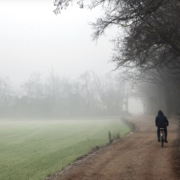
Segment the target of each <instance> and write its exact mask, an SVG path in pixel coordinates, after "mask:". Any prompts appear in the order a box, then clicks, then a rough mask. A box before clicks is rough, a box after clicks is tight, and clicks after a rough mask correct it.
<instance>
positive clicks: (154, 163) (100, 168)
mask: <svg viewBox="0 0 180 180" xmlns="http://www.w3.org/2000/svg"><path fill="white" fill-rule="evenodd" d="M130 120H131V121H132V122H133V123H135V124H136V126H137V129H136V130H135V132H134V133H130V134H129V135H127V136H126V137H125V138H122V139H120V140H119V141H116V142H115V143H113V144H111V145H109V146H107V147H104V148H102V149H100V150H98V151H96V152H93V153H90V154H88V155H87V156H85V158H83V159H81V160H78V161H76V162H75V163H73V164H72V165H70V166H69V167H67V168H65V169H64V170H63V171H62V172H60V173H57V174H55V175H53V176H51V177H49V178H46V180H76V179H77V180H101V179H102V180H106V179H107V180H111V179H113V180H116V179H117V180H144V179H146V180H157V179H163V180H166V179H167V180H169V179H170V180H179V179H180V173H179V167H180V166H179V164H180V162H179V159H180V153H179V152H180V151H179V145H180V141H179V133H178V131H179V129H178V126H177V125H176V124H171V123H170V126H169V127H168V132H169V134H168V140H169V143H168V144H165V147H163V148H162V147H160V144H159V143H158V142H157V137H156V136H157V135H156V127H155V126H154V119H153V118H152V117H146V118H142V117H141V118H139V117H138V118H137V117H136V118H131V119H130ZM178 158H179V159H178Z"/></svg>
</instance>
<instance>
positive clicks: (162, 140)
mask: <svg viewBox="0 0 180 180" xmlns="http://www.w3.org/2000/svg"><path fill="white" fill-rule="evenodd" d="M161 146H162V147H163V146H164V136H161Z"/></svg>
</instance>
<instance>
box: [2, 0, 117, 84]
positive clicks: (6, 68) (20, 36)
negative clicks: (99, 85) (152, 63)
mask: <svg viewBox="0 0 180 180" xmlns="http://www.w3.org/2000/svg"><path fill="white" fill-rule="evenodd" d="M0 3H1V6H0V23H1V24H0V25H1V30H0V39H1V42H0V48H1V54H0V58H1V67H0V72H1V75H3V76H8V77H10V79H11V81H12V82H13V84H14V85H17V84H18V85H19V84H20V83H22V82H23V81H24V80H26V79H27V78H28V77H29V75H30V74H31V73H32V72H33V71H35V72H40V73H41V74H42V75H43V76H47V74H48V73H49V71H51V69H52V68H53V70H54V72H56V74H58V75H60V76H68V77H78V76H79V75H80V74H81V73H82V72H84V71H86V70H93V71H95V72H97V73H98V74H100V75H102V74H106V73H109V72H110V71H111V70H112V69H114V68H115V66H114V65H113V64H112V63H108V61H109V60H110V57H111V55H112V44H111V43H110V42H109V40H110V39H111V38H112V36H113V35H115V31H113V30H111V31H109V32H108V33H107V34H108V36H105V37H102V38H101V39H99V41H98V43H96V42H95V41H92V37H91V34H92V32H93V31H92V28H91V27H90V26H89V25H88V23H89V22H92V21H94V20H95V19H96V17H98V16H99V14H100V13H101V12H100V10H99V9H96V10H93V11H90V10H87V9H79V7H78V6H77V5H76V3H75V4H74V5H73V6H70V7H69V8H68V9H67V10H66V11H63V13H62V14H61V15H55V14H54V13H53V10H54V6H53V3H52V1H51V0H49V1H48V0H46V1H41V0H39V1H1V2H0Z"/></svg>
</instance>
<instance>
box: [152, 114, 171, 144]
mask: <svg viewBox="0 0 180 180" xmlns="http://www.w3.org/2000/svg"><path fill="white" fill-rule="evenodd" d="M155 122H156V126H157V136H158V142H160V128H164V133H165V142H166V143H167V126H169V122H168V120H167V118H166V116H164V114H163V112H162V111H159V112H158V116H157V117H156V120H155Z"/></svg>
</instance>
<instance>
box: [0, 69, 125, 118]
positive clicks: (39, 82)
mask: <svg viewBox="0 0 180 180" xmlns="http://www.w3.org/2000/svg"><path fill="white" fill-rule="evenodd" d="M126 86H127V84H126V83H125V82H123V81H121V78H120V76H119V75H116V76H113V75H106V76H104V77H98V76H97V75H96V74H95V73H94V72H92V71H88V72H85V73H83V74H81V75H80V77H79V78H78V79H76V80H71V79H69V78H65V77H64V78H60V77H58V76H56V75H55V74H54V73H53V71H52V72H51V73H50V74H49V76H48V77H47V78H46V79H42V77H41V74H40V73H32V74H31V75H30V77H29V79H28V80H27V81H26V82H24V83H23V84H22V85H21V91H20V92H14V90H13V87H12V85H11V83H10V82H9V81H8V80H7V79H5V78H1V79H0V117H68V116H99V115H100V116H105V115H121V114H122V113H123V105H124V99H125V98H126V97H127V91H126Z"/></svg>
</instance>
